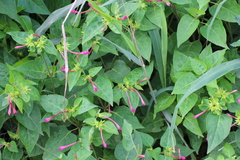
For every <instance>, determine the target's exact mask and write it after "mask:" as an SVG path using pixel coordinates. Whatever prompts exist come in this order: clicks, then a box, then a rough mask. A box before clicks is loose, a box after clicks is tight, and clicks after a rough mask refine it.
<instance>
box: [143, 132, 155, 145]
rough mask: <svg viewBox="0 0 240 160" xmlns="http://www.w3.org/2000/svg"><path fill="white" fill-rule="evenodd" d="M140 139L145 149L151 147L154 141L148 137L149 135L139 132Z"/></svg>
mask: <svg viewBox="0 0 240 160" xmlns="http://www.w3.org/2000/svg"><path fill="white" fill-rule="evenodd" d="M139 134H140V136H141V138H142V143H143V145H145V146H146V147H151V146H152V145H153V143H154V139H153V137H152V136H150V135H149V134H146V133H142V132H139Z"/></svg>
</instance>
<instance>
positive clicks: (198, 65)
mask: <svg viewBox="0 0 240 160" xmlns="http://www.w3.org/2000/svg"><path fill="white" fill-rule="evenodd" d="M191 66H192V70H193V72H195V73H196V74H197V75H202V74H203V73H204V72H206V71H207V69H208V67H207V65H206V64H205V63H204V62H203V61H201V60H199V59H197V58H192V59H191Z"/></svg>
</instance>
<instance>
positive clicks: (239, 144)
mask: <svg viewBox="0 0 240 160" xmlns="http://www.w3.org/2000/svg"><path fill="white" fill-rule="evenodd" d="M239 135H240V129H238V130H237V131H236V134H235V138H236V143H237V146H238V148H240V136H239Z"/></svg>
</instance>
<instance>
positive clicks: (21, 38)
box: [7, 31, 29, 44]
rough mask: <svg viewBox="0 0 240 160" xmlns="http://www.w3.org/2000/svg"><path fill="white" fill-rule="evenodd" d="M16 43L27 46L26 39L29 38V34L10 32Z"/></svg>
mask: <svg viewBox="0 0 240 160" xmlns="http://www.w3.org/2000/svg"><path fill="white" fill-rule="evenodd" d="M7 34H9V35H10V36H11V37H12V38H13V40H14V41H16V42H17V43H19V44H25V43H26V38H27V37H28V36H29V34H28V33H27V32H20V31H14V32H8V33H7Z"/></svg>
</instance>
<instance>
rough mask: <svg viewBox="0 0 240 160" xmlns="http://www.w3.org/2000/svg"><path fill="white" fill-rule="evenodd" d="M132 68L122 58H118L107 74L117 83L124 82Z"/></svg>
mask: <svg viewBox="0 0 240 160" xmlns="http://www.w3.org/2000/svg"><path fill="white" fill-rule="evenodd" d="M130 71H131V70H130V68H129V67H128V66H127V65H126V63H125V62H124V61H122V60H116V61H115V62H114V66H113V68H112V69H111V70H110V71H107V72H106V74H105V75H106V76H107V77H108V78H109V79H110V80H111V81H113V82H115V83H123V79H124V77H126V76H127V75H128V74H129V73H130Z"/></svg>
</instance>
